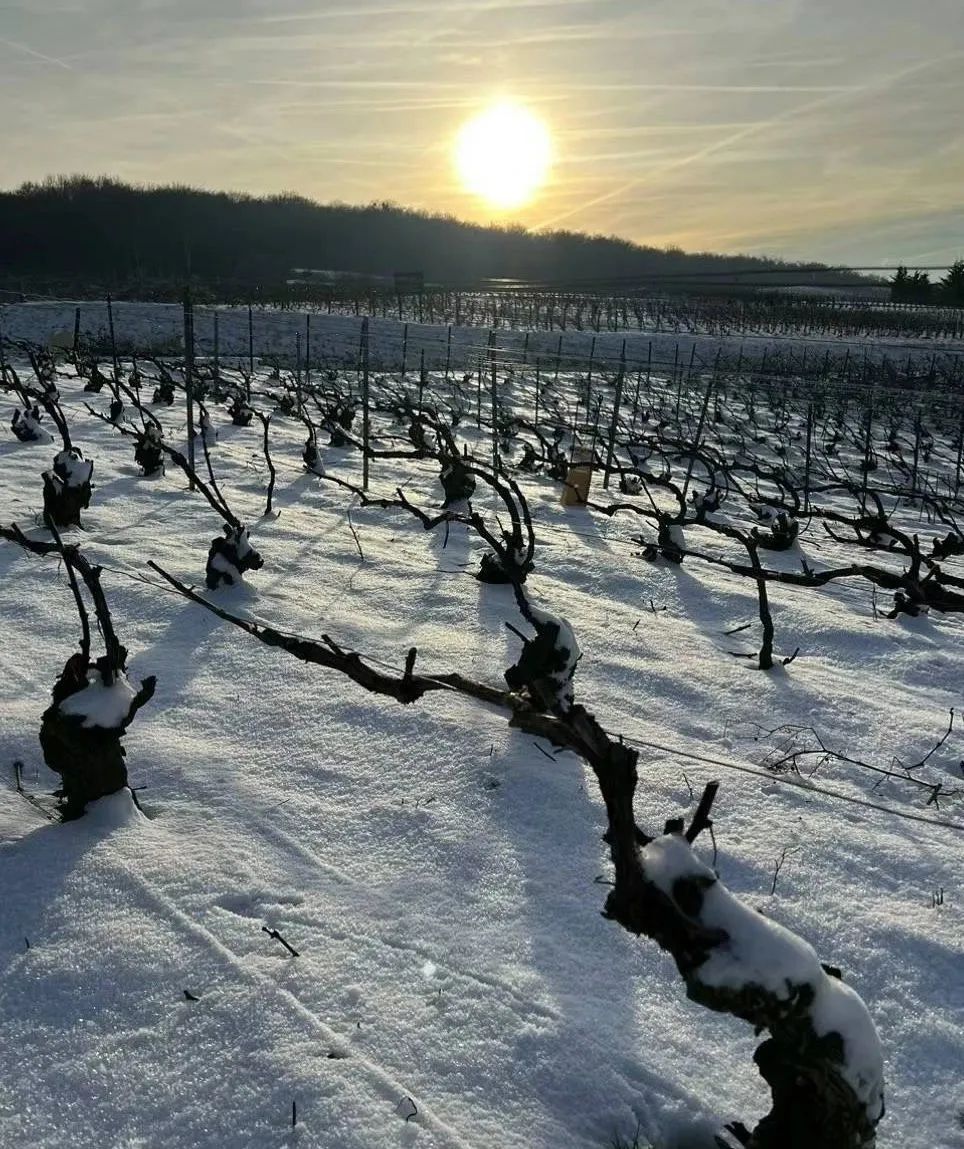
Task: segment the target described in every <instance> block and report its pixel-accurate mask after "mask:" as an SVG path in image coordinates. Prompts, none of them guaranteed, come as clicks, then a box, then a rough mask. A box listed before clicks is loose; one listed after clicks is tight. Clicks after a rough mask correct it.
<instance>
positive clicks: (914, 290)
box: [890, 259, 964, 307]
mask: <svg viewBox="0 0 964 1149" xmlns="http://www.w3.org/2000/svg"><path fill="white" fill-rule="evenodd" d="M890 298H891V300H892V301H893V302H894V303H943V304H945V305H949V306H951V307H964V259H959V260H957V262H956V263H954V264H952V265H951V267H950V268H948V271H947V274H946V275H945V276H944V278H943V279H941V280H940V281H939V282H938V283H932V282H931V277H930V275H929V274H928V273H927V272H926V271H913V272H911V271H908V270H907V268H906V267H898V268H897V272H896V274H895V275H894V278H893V279H892V280H891V281H890Z"/></svg>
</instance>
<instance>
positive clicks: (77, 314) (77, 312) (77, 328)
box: [74, 307, 80, 355]
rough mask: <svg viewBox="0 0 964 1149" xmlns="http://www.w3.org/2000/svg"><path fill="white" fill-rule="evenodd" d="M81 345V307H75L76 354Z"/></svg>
mask: <svg viewBox="0 0 964 1149" xmlns="http://www.w3.org/2000/svg"><path fill="white" fill-rule="evenodd" d="M79 346H80V308H79V307H75V308H74V354H75V355H76V354H77V348H78V347H79Z"/></svg>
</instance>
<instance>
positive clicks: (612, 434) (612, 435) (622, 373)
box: [603, 339, 626, 491]
mask: <svg viewBox="0 0 964 1149" xmlns="http://www.w3.org/2000/svg"><path fill="white" fill-rule="evenodd" d="M625 378H626V340H625V339H624V340H623V349H622V352H621V353H620V356H619V374H618V375H617V376H616V395H615V398H614V399H613V421H612V423H610V425H609V448H608V450H607V451H606V471H605V474H604V475H603V490H605V491H608V490H609V477H610V475H611V474H612V470H613V452H614V451H615V450H616V431H617V429H618V427H619V405H620V404H621V403H622V401H623V381H624V380H625Z"/></svg>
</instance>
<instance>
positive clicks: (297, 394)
mask: <svg viewBox="0 0 964 1149" xmlns="http://www.w3.org/2000/svg"><path fill="white" fill-rule="evenodd" d="M295 403H296V405H297V408H298V414H299V415H300V414H301V411H302V405H301V332H300V331H297V332H295Z"/></svg>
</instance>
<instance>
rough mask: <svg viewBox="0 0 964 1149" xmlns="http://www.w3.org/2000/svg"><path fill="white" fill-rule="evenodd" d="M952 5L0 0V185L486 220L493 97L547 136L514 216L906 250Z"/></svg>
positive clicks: (954, 231) (937, 143) (960, 27)
mask: <svg viewBox="0 0 964 1149" xmlns="http://www.w3.org/2000/svg"><path fill="white" fill-rule="evenodd" d="M960 4H961V0H928V2H927V3H926V4H924V5H920V4H919V5H916V6H908V5H907V4H906V0H845V2H843V0H727V3H725V4H721V3H720V2H719V0H687V3H686V4H680V3H679V2H678V0H647V3H646V4H641V3H639V0H332V2H330V3H328V2H326V0H271V2H270V3H269V2H267V0H6V2H4V0H0V59H2V67H0V84H2V85H3V91H4V105H5V109H6V110H8V112H9V114H7V115H6V116H0V147H2V148H3V154H4V157H5V168H4V171H5V179H6V180H7V181H9V182H11V183H17V182H20V181H21V180H24V179H34V178H39V177H41V176H43V175H44V174H46V173H48V172H51V171H63V170H92V171H97V172H101V171H114V172H117V173H119V174H121V175H125V176H128V177H130V178H138V179H144V180H159V181H164V180H172V179H174V180H179V181H186V182H194V183H198V184H201V185H204V186H208V187H217V186H230V187H233V188H238V189H241V190H251V191H272V190H281V189H282V188H293V189H296V190H301V191H304V192H306V193H308V194H313V195H316V196H318V197H320V198H324V199H354V200H372V199H384V198H391V199H398V200H403V201H406V202H410V203H413V204H420V205H422V206H425V207H429V208H434V209H438V210H447V211H452V212H454V213H456V214H460V215H463V216H466V217H468V218H473V219H478V220H484V219H486V218H488V217H489V214H490V209H488V208H487V207H486V206H485V205H483V204H479V203H476V202H474V201H473V200H471V199H469V198H468V197H467V196H466V195H465V193H464V192H463V191H462V189H461V188H460V187H459V185H458V183H457V180H456V178H455V175H454V173H453V170H452V164H451V159H450V147H451V141H452V139H453V138H454V136H455V134H456V132H457V129H458V127H459V125H460V123H461V122H462V120H463V119H464V118H465V117H466V116H468V115H469V114H471V113H472V112H474V111H475V110H476V109H478V108H481V107H483V106H484V105H485V104H486V103H487V102H488V101H490V100H492V99H495V98H500V97H503V96H506V95H509V96H513V97H515V98H518V99H521V100H524V101H526V102H527V103H530V104H531V105H533V106H534V107H535V108H536V109H537V110H538V112H539V113H540V114H541V115H542V116H543V117H544V118H545V120H546V121H547V123H548V124H549V125H550V127H551V129H552V131H553V134H554V137H555V145H556V147H555V150H556V153H557V155H556V163H555V167H554V175H553V180H552V183H551V185H550V186H549V187H547V189H546V190H545V193H544V194H543V196H542V197H541V199H540V200H539V202H537V203H535V204H533V205H530V206H529V207H527V208H524V209H522V210H521V211H520V213H519V215H518V217H517V218H518V219H519V220H520V221H521V222H524V223H526V224H528V225H529V226H559V225H564V226H568V227H573V228H585V229H588V230H593V231H604V232H612V231H619V232H621V233H622V234H625V235H627V236H629V237H631V238H634V239H638V240H640V241H643V242H685V243H687V244H690V245H692V246H696V247H711V246H725V247H733V246H743V245H745V246H748V247H751V248H753V249H754V250H769V251H772V252H775V253H777V254H780V253H782V254H788V255H808V254H809V255H813V256H819V255H820V254H821V253H828V254H829V253H833V258H843V257H844V255H845V254H846V253H847V252H850V253H852V254H853V255H857V254H861V255H862V256H863V258H864V259H865V260H868V261H870V262H873V261H874V258H875V257H877V256H883V254H885V253H886V254H888V255H891V256H892V257H894V258H898V257H900V255H901V252H902V251H906V252H907V258H908V259H909V258H912V253H916V252H920V251H929V250H930V249H932V248H937V247H939V246H940V242H941V241H940V233H939V230H938V229H943V234H944V235H945V236H947V237H948V239H947V242H948V243H954V242H959V239H958V238H956V237H959V236H960V230H961V229H960V228H955V225H954V224H953V220H954V218H955V217H954V214H953V209H954V208H955V207H956V206H957V205H958V204H959V195H960V193H959V188H960V186H961V184H962V180H964V140H962V135H964V124H962V122H961V119H960V113H959V109H960V108H961V107H962V106H964V69H962V68H961V61H962V59H964V21H962V20H961V19H960ZM915 219H919V220H920V221H921V222H920V226H919V227H917V226H914V224H913V221H914V220H915ZM901 245H904V246H903V247H902V246H901Z"/></svg>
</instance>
